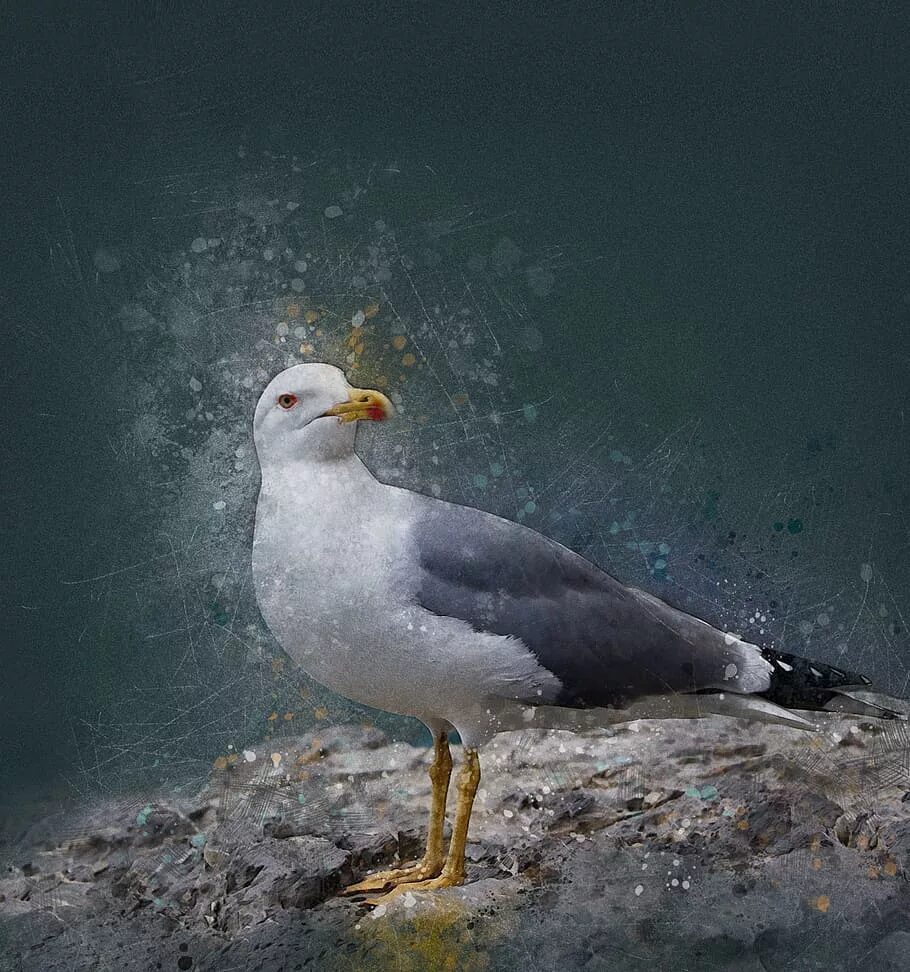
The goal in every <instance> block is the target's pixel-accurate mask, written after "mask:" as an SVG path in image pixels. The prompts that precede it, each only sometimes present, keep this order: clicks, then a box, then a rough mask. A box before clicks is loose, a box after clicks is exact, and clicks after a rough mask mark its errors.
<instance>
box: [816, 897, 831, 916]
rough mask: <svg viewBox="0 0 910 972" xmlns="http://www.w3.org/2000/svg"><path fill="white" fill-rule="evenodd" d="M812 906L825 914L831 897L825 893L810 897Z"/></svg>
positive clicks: (829, 905)
mask: <svg viewBox="0 0 910 972" xmlns="http://www.w3.org/2000/svg"><path fill="white" fill-rule="evenodd" d="M812 906H813V907H814V908H817V909H818V910H819V911H820V912H821V913H822V914H825V913H826V912H827V910H828V909H829V908H830V907H831V899H830V898H829V897H828V895H826V894H820V895H819V896H818V897H817V898H813V899H812Z"/></svg>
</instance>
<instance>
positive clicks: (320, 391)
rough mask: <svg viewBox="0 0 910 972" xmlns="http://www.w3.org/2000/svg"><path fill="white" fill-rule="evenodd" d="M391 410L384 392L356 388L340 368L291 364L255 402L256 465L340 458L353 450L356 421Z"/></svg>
mask: <svg viewBox="0 0 910 972" xmlns="http://www.w3.org/2000/svg"><path fill="white" fill-rule="evenodd" d="M393 412H394V409H393V407H392V403H391V402H390V401H389V400H388V398H386V396H385V395H383V393H382V392H380V391H376V390H375V389H372V388H354V387H353V386H352V385H351V384H350V383H349V382H348V380H347V379H346V378H345V376H344V372H343V371H341V369H340V368H335V367H334V366H333V365H328V364H317V363H313V364H299V365H294V367H292V368H287V369H286V370H285V371H282V372H281V373H280V374H278V375H276V376H275V377H274V378H273V379H272V380H271V381H270V382H269V384H268V386H267V387H266V389H265V391H264V392H263V393H262V395H261V396H260V397H259V402H258V404H257V405H256V413H255V415H254V416H253V441H254V442H255V444H256V454H257V455H258V457H259V465H260V466H261V467H262V468H263V469H265V468H266V467H268V466H270V465H272V464H274V463H282V462H288V461H293V460H294V459H301V458H307V459H309V460H332V459H337V458H340V457H342V456H344V455H347V454H350V453H352V452H353V449H354V432H355V429H356V423H357V422H359V421H368V422H381V421H384V420H385V419H387V418H390V417H391V416H392V414H393Z"/></svg>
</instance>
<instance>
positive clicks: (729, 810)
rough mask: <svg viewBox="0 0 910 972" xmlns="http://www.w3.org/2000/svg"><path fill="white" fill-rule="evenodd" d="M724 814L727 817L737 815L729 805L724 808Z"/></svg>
mask: <svg viewBox="0 0 910 972" xmlns="http://www.w3.org/2000/svg"><path fill="white" fill-rule="evenodd" d="M723 815H724V816H725V817H733V816H735V814H734V812H733V811H732V810H731V809H730V808H729V807H727V809H726V810H724V813H723Z"/></svg>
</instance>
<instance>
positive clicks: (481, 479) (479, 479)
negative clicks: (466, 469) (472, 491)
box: [474, 473, 487, 489]
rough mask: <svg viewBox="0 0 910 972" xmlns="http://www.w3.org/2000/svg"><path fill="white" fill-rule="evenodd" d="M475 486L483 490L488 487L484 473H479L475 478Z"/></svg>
mask: <svg viewBox="0 0 910 972" xmlns="http://www.w3.org/2000/svg"><path fill="white" fill-rule="evenodd" d="M474 485H475V486H479V487H480V488H481V489H483V487H484V486H486V485H487V477H486V476H484V475H483V473H477V475H476V476H475V477H474Z"/></svg>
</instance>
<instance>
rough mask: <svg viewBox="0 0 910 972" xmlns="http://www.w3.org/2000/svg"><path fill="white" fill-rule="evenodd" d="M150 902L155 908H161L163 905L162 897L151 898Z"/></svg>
mask: <svg viewBox="0 0 910 972" xmlns="http://www.w3.org/2000/svg"><path fill="white" fill-rule="evenodd" d="M152 904H153V905H154V906H155V907H156V908H163V907H164V898H152Z"/></svg>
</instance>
